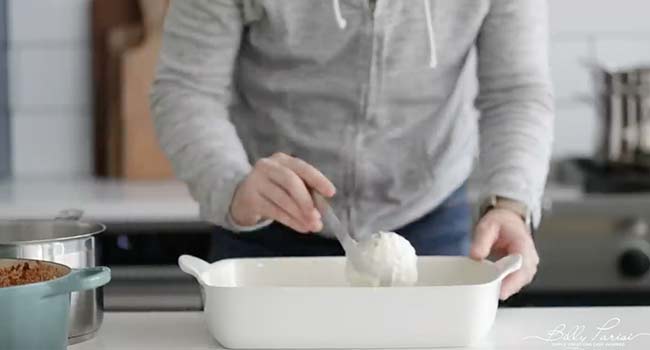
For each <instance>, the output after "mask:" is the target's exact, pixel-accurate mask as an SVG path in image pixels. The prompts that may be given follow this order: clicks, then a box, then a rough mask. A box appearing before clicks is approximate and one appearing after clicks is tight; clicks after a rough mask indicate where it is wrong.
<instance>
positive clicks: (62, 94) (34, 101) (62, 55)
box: [9, 45, 91, 111]
mask: <svg viewBox="0 0 650 350" xmlns="http://www.w3.org/2000/svg"><path fill="white" fill-rule="evenodd" d="M90 56H91V55H90V51H89V50H88V49H86V48H85V47H83V46H79V47H69V48H57V47H52V48H31V47H21V46H20V45H17V46H14V47H13V49H12V50H11V52H10V53H9V65H10V67H11V70H10V77H9V81H10V87H9V88H10V101H11V103H10V106H11V108H12V109H13V110H17V111H24V110H33V109H38V110H52V109H54V110H62V109H63V110H79V109H83V110H89V106H90V104H91V81H90V75H89V74H88V72H90V69H91V68H90V59H91V57H90Z"/></svg>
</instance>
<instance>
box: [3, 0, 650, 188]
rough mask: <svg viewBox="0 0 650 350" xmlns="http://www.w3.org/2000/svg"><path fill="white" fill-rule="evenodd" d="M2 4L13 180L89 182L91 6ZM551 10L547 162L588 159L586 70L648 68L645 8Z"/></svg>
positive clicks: (592, 132)
mask: <svg viewBox="0 0 650 350" xmlns="http://www.w3.org/2000/svg"><path fill="white" fill-rule="evenodd" d="M6 1H7V4H8V7H9V12H8V20H9V33H10V35H9V45H8V46H9V71H10V90H11V94H10V108H11V125H12V145H11V148H12V156H13V172H14V174H15V175H16V176H17V177H25V176H43V175H47V176H62V177H70V176H80V175H86V174H90V173H91V171H92V132H91V131H92V114H91V111H92V108H91V103H92V102H91V78H90V59H91V56H90V38H89V31H88V27H89V23H88V14H89V11H90V4H91V1H90V0H65V1H61V0H6ZM177 1H180V0H177ZM323 1H325V0H323ZM441 1H446V0H441ZM550 6H551V22H550V23H551V67H552V69H553V78H554V82H555V88H556V97H557V123H556V124H557V127H556V143H555V147H554V155H555V157H556V158H564V157H569V156H575V155H589V154H591V153H592V152H593V150H594V149H595V146H596V142H597V135H598V119H597V116H596V111H595V109H594V105H593V102H592V99H593V96H592V92H593V91H592V84H591V80H590V79H591V78H590V75H589V70H588V68H587V67H588V64H590V63H593V62H600V63H602V64H605V65H607V66H609V67H614V68H616V67H623V66H629V65H636V64H647V65H650V21H649V20H648V14H650V1H648V0H617V1H612V0H569V1H567V0H550Z"/></svg>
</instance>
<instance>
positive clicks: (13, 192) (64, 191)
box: [0, 178, 650, 223]
mask: <svg viewBox="0 0 650 350" xmlns="http://www.w3.org/2000/svg"><path fill="white" fill-rule="evenodd" d="M468 192H469V199H470V200H471V201H474V202H475V201H477V198H478V191H477V188H476V186H472V185H471V184H470V186H469V191H468ZM551 203H552V204H553V208H558V210H557V211H558V212H564V213H569V212H576V213H598V212H601V213H609V214H612V213H613V211H614V212H615V211H618V212H620V213H621V214H625V215H628V214H631V213H633V212H636V213H637V214H640V215H647V214H648V209H647V208H650V194H647V193H636V194H615V195H611V194H610V195H598V194H589V195H587V194H585V193H583V192H582V191H580V189H579V188H578V187H576V186H568V185H559V184H556V183H550V184H549V185H548V186H547V188H546V193H545V201H544V207H545V209H549V208H550V204H551ZM69 208H75V209H81V210H83V211H84V213H85V215H84V218H85V219H86V220H90V221H99V222H106V223H112V222H147V223H152V222H154V223H158V222H196V221H198V220H199V217H198V213H199V207H198V204H197V203H196V202H194V200H193V199H192V198H191V197H190V195H189V192H188V190H187V187H186V186H185V184H183V183H182V182H180V181H173V180H170V181H118V180H100V179H96V178H79V179H64V180H56V179H47V180H45V179H9V180H0V219H14V218H40V219H42V218H52V217H54V216H56V214H57V213H58V212H59V211H61V210H62V209H69Z"/></svg>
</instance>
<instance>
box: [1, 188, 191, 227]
mask: <svg viewBox="0 0 650 350" xmlns="http://www.w3.org/2000/svg"><path fill="white" fill-rule="evenodd" d="M67 208H76V209H81V210H83V211H84V219H86V220H94V221H100V222H111V221H118V222H132V221H177V222H183V221H197V220H198V213H199V208H198V205H197V204H196V202H194V200H192V198H191V197H190V195H189V193H188V191H187V188H186V187H185V184H183V183H182V182H180V181H158V182H153V181H114V180H97V179H67V180H39V179H31V180H15V179H14V180H3V181H0V219H14V218H37V219H39V218H40V219H42V218H53V217H54V216H56V214H57V213H58V212H59V211H61V210H62V209H67Z"/></svg>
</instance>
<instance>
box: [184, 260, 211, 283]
mask: <svg viewBox="0 0 650 350" xmlns="http://www.w3.org/2000/svg"><path fill="white" fill-rule="evenodd" d="M178 266H179V267H180V268H181V270H182V271H183V272H185V273H187V274H190V275H192V276H194V278H196V279H197V280H198V281H199V282H200V283H203V280H201V274H202V273H203V271H206V270H207V269H208V268H209V267H210V264H209V263H208V262H207V261H205V260H203V259H199V258H197V257H195V256H192V255H181V256H179V257H178Z"/></svg>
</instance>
